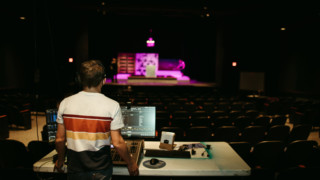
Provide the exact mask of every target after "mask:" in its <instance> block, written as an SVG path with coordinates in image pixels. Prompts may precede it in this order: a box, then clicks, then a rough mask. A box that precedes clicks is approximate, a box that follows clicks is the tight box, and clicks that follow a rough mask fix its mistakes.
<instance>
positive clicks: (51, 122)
mask: <svg viewBox="0 0 320 180" xmlns="http://www.w3.org/2000/svg"><path fill="white" fill-rule="evenodd" d="M57 114H58V110H57V109H47V110H46V123H47V136H48V139H47V140H48V141H49V142H52V141H54V140H55V139H56V133H57V122H56V120H57Z"/></svg>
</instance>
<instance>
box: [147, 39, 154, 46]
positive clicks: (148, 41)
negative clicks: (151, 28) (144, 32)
mask: <svg viewBox="0 0 320 180" xmlns="http://www.w3.org/2000/svg"><path fill="white" fill-rule="evenodd" d="M154 45H155V42H154V40H153V39H152V37H149V39H148V40H147V47H154Z"/></svg>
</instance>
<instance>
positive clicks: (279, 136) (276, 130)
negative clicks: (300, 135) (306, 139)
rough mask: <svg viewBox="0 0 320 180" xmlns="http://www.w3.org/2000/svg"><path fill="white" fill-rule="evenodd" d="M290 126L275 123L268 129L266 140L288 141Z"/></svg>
mask: <svg viewBox="0 0 320 180" xmlns="http://www.w3.org/2000/svg"><path fill="white" fill-rule="evenodd" d="M289 133H290V127H289V126H287V125H274V126H272V127H271V128H270V129H269V130H268V131H267V135H266V138H265V140H268V141H271V140H278V141H283V142H286V140H287V138H288V137H289Z"/></svg>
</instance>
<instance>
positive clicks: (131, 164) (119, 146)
mask: <svg viewBox="0 0 320 180" xmlns="http://www.w3.org/2000/svg"><path fill="white" fill-rule="evenodd" d="M111 139H112V144H113V146H114V147H115V148H116V151H117V152H118V154H119V155H120V157H121V158H122V159H123V160H124V161H125V162H126V163H127V166H128V171H129V174H130V176H138V175H139V167H138V165H137V163H136V162H135V161H134V160H133V158H131V156H130V155H129V152H128V148H127V145H126V143H125V141H124V140H123V138H122V136H121V133H120V130H111Z"/></svg>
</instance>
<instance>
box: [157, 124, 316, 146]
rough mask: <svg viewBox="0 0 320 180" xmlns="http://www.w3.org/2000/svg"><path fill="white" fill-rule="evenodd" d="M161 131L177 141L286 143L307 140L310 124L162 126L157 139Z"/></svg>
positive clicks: (253, 143)
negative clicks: (211, 127)
mask: <svg viewBox="0 0 320 180" xmlns="http://www.w3.org/2000/svg"><path fill="white" fill-rule="evenodd" d="M162 131H168V132H174V133H175V135H176V136H175V139H176V140H177V141H226V142H238V141H246V142H248V143H250V145H255V144H257V143H258V142H261V141H266V140H278V141H282V142H284V143H285V144H288V143H290V142H292V141H295V140H307V139H308V137H309V135H310V132H311V125H310V124H297V125H294V126H293V127H292V129H290V127H289V126H288V125H274V126H272V127H270V128H269V129H265V127H263V126H256V125H253V126H247V127H245V128H244V129H243V130H240V129H239V128H237V127H236V126H220V127H218V128H216V129H215V130H214V131H212V130H211V129H210V128H209V127H207V126H194V127H190V128H187V129H185V128H181V127H173V126H171V127H162V128H161V129H160V130H159V131H158V133H157V135H158V136H157V137H158V139H159V138H160V137H161V133H162Z"/></svg>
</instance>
